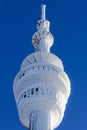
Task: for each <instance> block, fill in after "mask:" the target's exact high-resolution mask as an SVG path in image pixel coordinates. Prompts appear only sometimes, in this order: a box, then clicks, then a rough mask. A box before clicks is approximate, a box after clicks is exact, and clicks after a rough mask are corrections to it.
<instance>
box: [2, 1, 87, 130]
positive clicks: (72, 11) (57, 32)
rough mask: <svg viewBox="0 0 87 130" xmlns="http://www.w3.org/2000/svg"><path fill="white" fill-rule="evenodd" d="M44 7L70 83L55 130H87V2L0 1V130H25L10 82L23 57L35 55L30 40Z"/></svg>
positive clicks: (56, 51)
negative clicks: (63, 111) (60, 121)
mask: <svg viewBox="0 0 87 130" xmlns="http://www.w3.org/2000/svg"><path fill="white" fill-rule="evenodd" d="M41 3H45V4H47V19H48V20H49V21H50V22H51V33H52V34H53V36H54V39H55V41H54V45H53V47H52V48H51V52H52V53H54V54H55V55H57V56H58V57H60V58H61V60H62V61H63V64H64V67H65V71H66V72H67V74H68V75H69V77H70V80H71V96H70V98H69V102H68V104H67V107H66V111H65V116H64V119H63V121H62V123H61V125H60V126H59V127H58V128H57V129H56V130H87V1H86V0H47V1H46V0H35V1H34V0H26V1H24V0H0V130H6V129H8V130H25V128H24V127H23V126H22V124H21V123H20V121H19V118H18V113H17V109H16V104H15V100H14V96H13V80H14V77H15V75H16V73H17V72H18V71H19V69H20V65H21V62H22V61H23V60H24V58H25V57H26V56H27V55H28V54H30V53H32V52H34V49H33V46H32V43H31V38H32V35H33V33H34V32H35V31H36V23H37V20H38V19H40V15H41V10H40V5H41Z"/></svg>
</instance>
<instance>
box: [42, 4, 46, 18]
mask: <svg viewBox="0 0 87 130" xmlns="http://www.w3.org/2000/svg"><path fill="white" fill-rule="evenodd" d="M45 15H46V5H45V4H44V5H42V14H41V19H42V20H45V17H46V16H45Z"/></svg>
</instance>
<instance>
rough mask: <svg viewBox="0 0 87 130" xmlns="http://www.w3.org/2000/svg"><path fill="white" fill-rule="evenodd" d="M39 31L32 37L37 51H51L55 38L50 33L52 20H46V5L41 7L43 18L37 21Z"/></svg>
mask: <svg viewBox="0 0 87 130" xmlns="http://www.w3.org/2000/svg"><path fill="white" fill-rule="evenodd" d="M37 30H38V31H37V32H35V33H34V35H33V37H32V43H33V46H34V48H35V50H36V51H46V52H50V47H51V46H52V45H53V41H54V38H53V36H52V34H51V33H50V22H49V21H48V20H46V5H45V4H44V5H42V7H41V20H38V22H37Z"/></svg>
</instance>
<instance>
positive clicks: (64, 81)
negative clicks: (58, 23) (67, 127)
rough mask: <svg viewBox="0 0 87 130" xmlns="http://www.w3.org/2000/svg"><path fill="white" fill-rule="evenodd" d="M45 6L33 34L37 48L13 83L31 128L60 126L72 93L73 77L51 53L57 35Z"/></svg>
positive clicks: (21, 111) (43, 129)
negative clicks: (53, 33)
mask: <svg viewBox="0 0 87 130" xmlns="http://www.w3.org/2000/svg"><path fill="white" fill-rule="evenodd" d="M45 9H46V5H42V15H41V20H39V21H38V22H37V32H35V33H34V35H33V37H32V43H33V46H34V47H35V50H36V51H35V53H32V54H30V55H29V56H27V57H26V58H25V59H24V61H23V63H22V65H21V68H20V71H19V72H18V74H17V75H16V77H15V80H14V84H13V91H14V96H15V100H16V104H17V109H18V113H19V118H20V121H21V122H22V124H23V125H24V126H25V127H27V128H28V129H29V130H53V129H54V128H56V127H57V126H58V125H59V124H60V122H61V121H62V119H63V116H64V111H65V107H66V103H67V101H68V97H69V95H70V80H69V78H68V76H67V74H66V73H65V71H64V68H63V64H62V61H61V60H60V59H59V58H58V57H57V56H55V55H54V54H52V53H50V47H51V46H52V44H53V41H54V39H53V36H52V34H51V33H50V30H49V29H50V23H49V21H47V20H46V18H45Z"/></svg>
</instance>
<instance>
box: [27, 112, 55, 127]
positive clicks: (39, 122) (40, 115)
mask: <svg viewBox="0 0 87 130" xmlns="http://www.w3.org/2000/svg"><path fill="white" fill-rule="evenodd" d="M50 121H51V120H50V114H49V113H48V112H46V111H45V110H35V111H33V112H32V113H31V115H30V123H29V130H52V129H51V123H50Z"/></svg>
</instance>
